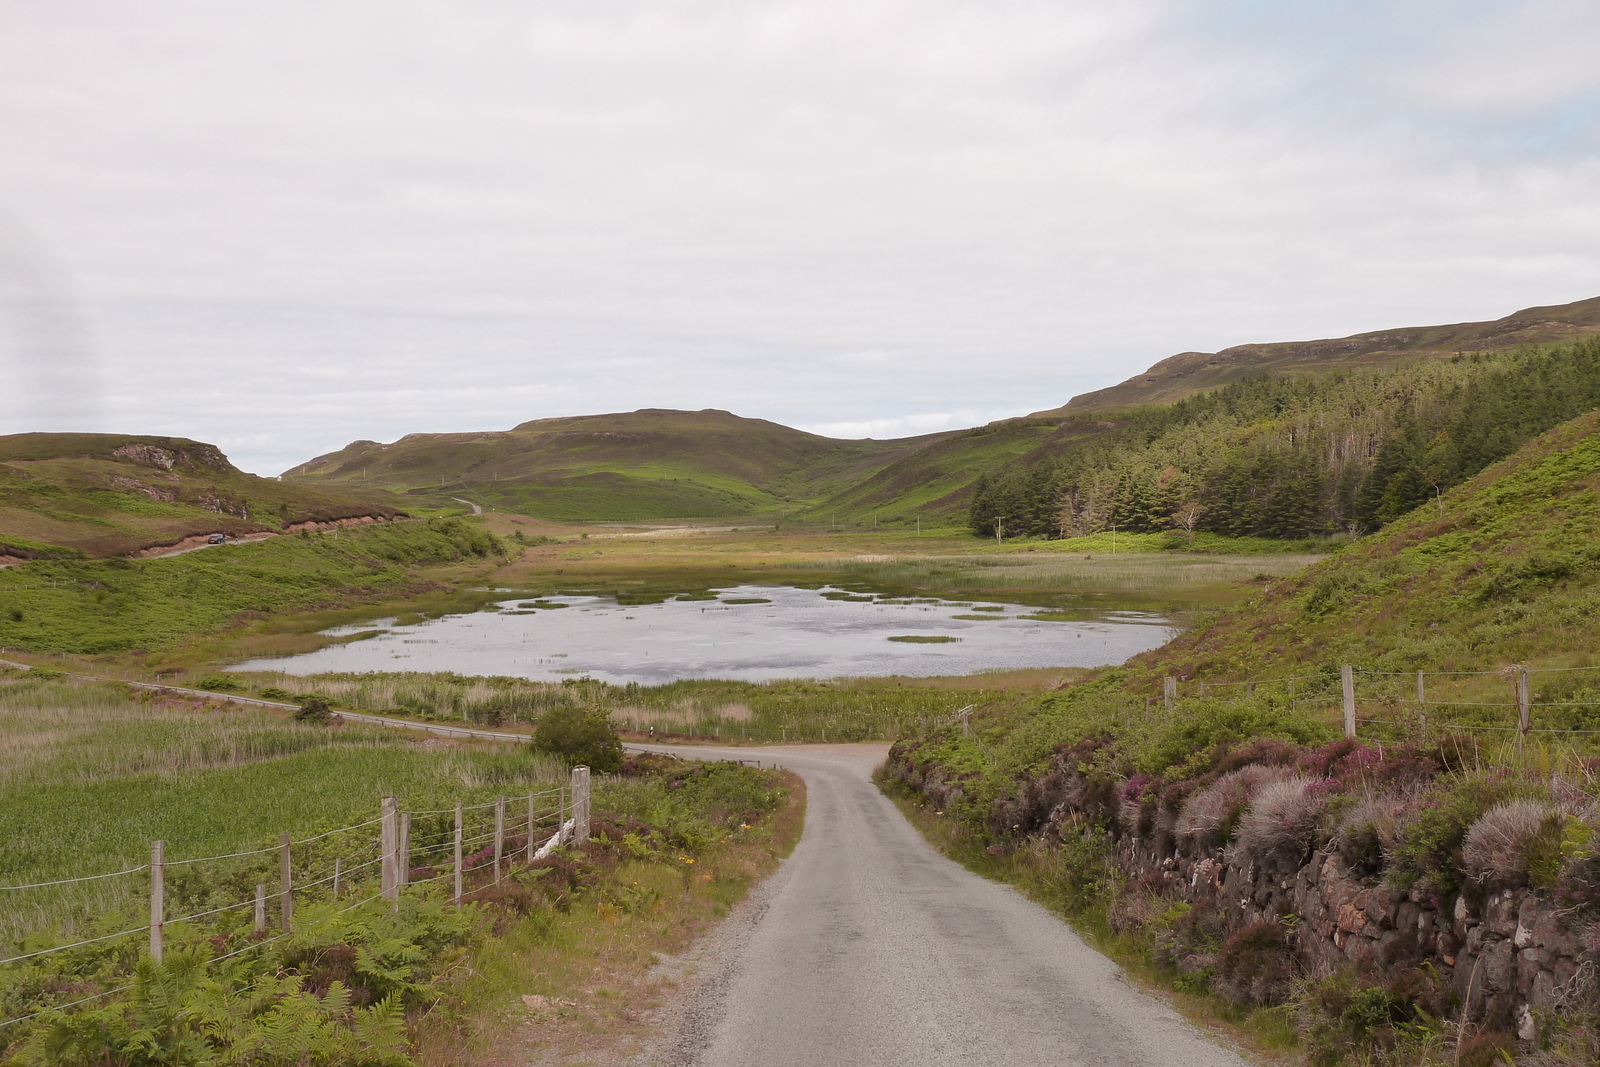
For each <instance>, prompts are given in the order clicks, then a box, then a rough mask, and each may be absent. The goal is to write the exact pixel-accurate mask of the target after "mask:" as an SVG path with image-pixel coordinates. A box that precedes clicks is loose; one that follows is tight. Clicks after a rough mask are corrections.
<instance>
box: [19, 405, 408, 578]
mask: <svg viewBox="0 0 1600 1067" xmlns="http://www.w3.org/2000/svg"><path fill="white" fill-rule="evenodd" d="M401 514H403V513H402V512H400V511H399V510H397V509H396V508H394V507H393V506H390V505H386V504H383V503H380V502H374V501H372V500H370V499H367V498H365V497H363V496H361V495H360V494H353V493H349V492H342V491H337V490H335V491H329V490H326V489H322V488H319V487H314V486H297V485H285V484H283V483H280V482H277V481H274V480H272V479H268V478H258V477H256V476H255V475H253V474H246V473H244V472H243V471H241V470H239V469H238V468H236V467H234V465H233V464H232V463H230V462H228V458H227V457H226V456H224V455H223V454H222V452H221V451H220V450H219V449H218V448H217V447H216V446H215V445H209V444H204V443H202V442H199V441H191V440H188V439H186V438H182V437H148V436H137V435H131V434H67V433H26V434H12V435H9V436H4V437H0V557H9V558H10V559H12V560H15V559H39V558H74V557H79V556H121V555H127V554H129V553H135V552H139V551H141V550H145V549H151V548H154V547H161V546H172V545H177V544H180V543H181V542H183V541H185V540H186V539H188V538H194V537H201V536H204V535H209V534H212V533H225V534H228V535H229V536H233V537H242V536H245V535H248V534H254V533H277V532H281V531H283V530H286V529H289V528H293V527H296V526H300V525H302V524H305V523H317V524H324V523H331V522H340V521H346V522H348V521H353V520H359V519H363V518H373V519H385V520H387V519H393V518H396V517H398V516H400V515H401ZM4 561H5V560H4V559H3V558H0V562H4Z"/></svg>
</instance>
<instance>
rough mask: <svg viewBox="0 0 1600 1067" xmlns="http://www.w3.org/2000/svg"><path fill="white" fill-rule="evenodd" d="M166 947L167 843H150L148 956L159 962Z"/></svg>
mask: <svg viewBox="0 0 1600 1067" xmlns="http://www.w3.org/2000/svg"><path fill="white" fill-rule="evenodd" d="M166 947H167V843H166V842H165V841H152V842H151V843H150V958H151V959H153V960H155V961H156V962H157V963H160V962H161V955H162V952H163V950H165V948H166Z"/></svg>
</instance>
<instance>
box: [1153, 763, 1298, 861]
mask: <svg viewBox="0 0 1600 1067" xmlns="http://www.w3.org/2000/svg"><path fill="white" fill-rule="evenodd" d="M1293 776H1294V772H1293V771H1291V770H1288V769H1286V768H1283V767H1263V766H1260V765H1256V764H1252V765H1250V766H1247V767H1243V768H1241V769H1239V770H1237V771H1232V772H1230V773H1228V774H1224V775H1223V776H1222V777H1221V778H1218V779H1217V780H1216V781H1214V782H1212V783H1211V784H1210V785H1208V786H1206V787H1205V788H1204V789H1202V790H1200V791H1199V792H1198V793H1196V794H1194V795H1193V796H1192V797H1190V798H1189V799H1188V801H1186V802H1185V803H1184V805H1183V809H1182V811H1181V812H1180V814H1179V816H1178V822H1177V833H1178V840H1179V841H1180V842H1181V843H1183V844H1184V845H1187V846H1190V847H1193V848H1215V847H1216V846H1218V845H1223V844H1227V843H1228V842H1229V841H1231V840H1232V839H1233V837H1234V832H1235V830H1236V829H1237V827H1238V823H1239V820H1240V818H1241V817H1243V815H1244V812H1245V809H1246V808H1248V807H1249V805H1250V801H1251V798H1253V797H1254V796H1255V794H1256V792H1257V791H1258V790H1260V789H1261V787H1262V786H1264V785H1268V784H1270V783H1273V782H1281V781H1284V780H1286V779H1288V778H1291V777H1293Z"/></svg>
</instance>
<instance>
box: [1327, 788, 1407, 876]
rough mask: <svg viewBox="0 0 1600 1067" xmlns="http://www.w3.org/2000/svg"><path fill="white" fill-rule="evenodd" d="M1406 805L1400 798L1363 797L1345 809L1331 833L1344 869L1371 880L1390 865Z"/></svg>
mask: <svg viewBox="0 0 1600 1067" xmlns="http://www.w3.org/2000/svg"><path fill="white" fill-rule="evenodd" d="M1407 810H1408V808H1407V803H1406V801H1405V800H1403V799H1401V798H1399V797H1384V796H1377V797H1370V796H1369V797H1363V798H1361V799H1359V800H1357V801H1356V802H1355V803H1354V804H1353V805H1351V806H1350V807H1349V808H1347V809H1346V810H1345V811H1344V813H1343V815H1342V816H1341V817H1340V819H1339V822H1338V825H1337V826H1336V828H1335V829H1334V834H1333V845H1334V849H1335V850H1336V851H1337V852H1338V854H1339V858H1340V859H1341V860H1343V861H1344V865H1345V869H1346V870H1348V871H1350V872H1351V873H1353V874H1357V875H1362V876H1365V877H1369V878H1370V877H1372V876H1374V875H1377V874H1379V873H1380V872H1381V871H1382V870H1383V869H1384V867H1385V866H1386V865H1387V864H1388V862H1389V857H1390V856H1392V855H1393V854H1394V850H1395V847H1396V846H1397V844H1398V843H1399V831H1400V822H1401V819H1402V817H1403V816H1404V815H1405V814H1406V813H1407Z"/></svg>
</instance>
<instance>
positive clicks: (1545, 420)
mask: <svg viewBox="0 0 1600 1067" xmlns="http://www.w3.org/2000/svg"><path fill="white" fill-rule="evenodd" d="M1596 407H1600V337H1597V338H1590V339H1587V340H1583V341H1578V342H1574V343H1570V344H1560V345H1554V346H1547V347H1545V348H1536V349H1523V350H1518V351H1515V352H1509V353H1490V354H1474V355H1470V356H1451V357H1450V358H1448V359H1442V360H1428V361H1423V362H1417V361H1412V362H1408V363H1406V364H1403V365H1401V366H1399V367H1390V368H1368V369H1362V370H1348V371H1332V372H1328V371H1323V372H1317V373H1309V372H1307V373H1296V374H1290V375H1272V376H1268V375H1257V376H1254V377H1251V378H1247V379H1244V380H1242V381H1238V382H1234V383H1232V384H1230V385H1226V386H1223V387H1222V388H1220V389H1217V390H1214V391H1212V392H1209V393H1204V394H1200V395H1197V396H1192V397H1188V398H1186V399H1184V400H1180V401H1177V402H1176V403H1173V404H1166V405H1154V404H1152V405H1148V406H1145V407H1139V408H1129V409H1126V410H1123V411H1113V412H1102V413H1099V414H1097V415H1092V416H1079V417H1076V418H1073V419H1069V420H1067V421H1065V422H1063V423H1061V424H1060V425H1059V426H1058V427H1057V428H1056V430H1055V431H1054V432H1053V433H1051V434H1050V435H1049V437H1047V438H1046V439H1045V440H1044V441H1043V442H1041V444H1040V445H1039V446H1038V447H1037V448H1035V449H1034V450H1032V451H1031V452H1028V453H1026V454H1024V455H1021V456H1018V457H1016V458H1015V459H1014V460H1011V461H1009V462H1007V463H1005V464H1002V465H1000V466H997V467H994V468H991V470H990V471H989V472H988V473H987V474H985V475H983V476H982V477H980V479H979V480H978V483H977V484H976V485H975V486H974V488H973V492H972V507H971V510H970V512H969V523H970V526H971V529H972V531H973V532H974V533H976V534H979V535H981V536H990V537H992V536H994V532H995V529H996V526H997V525H1000V526H1001V527H1002V528H1003V529H1004V530H1006V531H1008V532H1010V533H1012V534H1031V535H1034V536H1050V537H1054V536H1062V535H1063V534H1069V535H1083V534H1089V533H1094V532H1097V531H1099V530H1105V529H1112V528H1115V529H1120V530H1129V531H1134V532H1157V531H1161V530H1171V529H1174V528H1178V527H1190V528H1192V529H1196V530H1201V531H1206V532H1211V533H1217V534H1222V535H1225V536H1231V537H1239V536H1255V537H1277V538H1285V537H1287V538H1296V537H1306V536H1319V535H1321V536H1325V535H1330V534H1349V533H1359V532H1362V531H1371V530H1375V529H1377V528H1379V527H1381V526H1382V525H1384V524H1385V523H1387V522H1389V521H1390V520H1392V519H1394V518H1396V517H1398V516H1399V515H1402V514H1404V513H1406V512H1407V511H1409V510H1411V509H1412V508H1413V507H1415V506H1417V505H1418V504H1420V503H1421V502H1423V501H1424V500H1428V499H1432V498H1435V497H1437V496H1438V495H1439V494H1440V493H1441V492H1443V491H1444V490H1446V489H1448V488H1450V487H1451V486H1454V485H1457V484H1459V483H1461V482H1463V481H1465V480H1466V479H1468V478H1470V477H1472V476H1473V475H1475V474H1477V473H1478V472H1479V471H1481V470H1483V469H1484V468H1485V467H1487V466H1488V465H1489V464H1491V463H1494V462H1496V461H1498V460H1500V459H1503V458H1504V457H1506V456H1508V455H1510V454H1511V453H1512V452H1514V451H1516V449H1517V448H1519V447H1520V446H1522V445H1523V444H1524V443H1526V442H1528V441H1529V440H1531V439H1533V438H1534V437H1536V436H1538V435H1539V434H1541V433H1543V432H1544V431H1546V430H1548V429H1550V428H1551V427H1553V426H1556V425H1558V424H1560V423H1561V422H1563V421H1565V420H1567V419H1570V418H1573V417H1575V416H1577V415H1579V414H1581V413H1583V412H1585V411H1590V410H1592V409H1594V408H1596Z"/></svg>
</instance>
